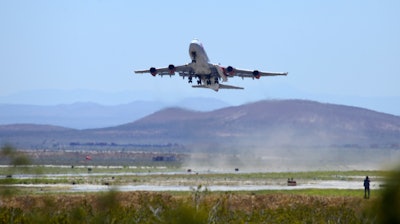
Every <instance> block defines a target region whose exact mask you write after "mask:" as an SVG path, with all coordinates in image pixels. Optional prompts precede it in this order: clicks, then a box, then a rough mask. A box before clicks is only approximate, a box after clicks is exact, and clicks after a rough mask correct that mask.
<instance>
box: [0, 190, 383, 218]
mask: <svg viewBox="0 0 400 224" xmlns="http://www.w3.org/2000/svg"><path fill="white" fill-rule="evenodd" d="M377 201H378V199H377V198H375V199H371V200H364V199H362V198H360V197H343V196H341V197H338V196H310V195H304V194H295V193H294V194H292V193H290V194H288V193H265V192H264V193H231V192H226V193H211V192H208V191H204V190H200V189H197V190H193V192H190V193H149V192H113V191H111V192H107V193H91V194H65V195H57V194H53V195H47V196H45V195H19V196H11V197H3V199H2V200H1V203H2V205H1V207H0V223H13V222H14V223H39V222H44V221H45V222H46V223H98V222H101V223H278V222H279V223H329V222H330V223H358V222H365V223H369V222H374V221H376V218H377V216H376V212H375V211H374V204H377V203H378V202H377Z"/></svg>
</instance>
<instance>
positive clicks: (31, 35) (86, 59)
mask: <svg viewBox="0 0 400 224" xmlns="http://www.w3.org/2000/svg"><path fill="white" fill-rule="evenodd" d="M399 21H400V1H365V0H364V1H173V0H172V1H151V0H150V1H105V0H104V1H101V0H98V1H90V0H85V1H78V0H77V1H18V0H16V1H1V2H0V28H1V35H0V61H1V66H0V103H25V104H62V103H73V102H77V101H94V102H97V103H102V104H120V103H128V102H131V101H136V100H160V101H167V102H175V101H179V100H181V99H183V98H185V97H189V98H191V97H210V98H216V99H221V100H223V101H226V102H228V103H230V104H232V105H238V104H242V103H246V102H252V101H257V100H261V99H309V100H317V101H321V102H328V103H338V104H345V105H353V106H361V107H366V108H369V109H373V110H377V111H382V112H387V113H392V114H396V115H400V106H399V105H400V90H399V84H400V63H399V62H400V23H399ZM193 38H198V39H199V40H201V41H202V42H203V45H204V47H205V49H206V51H207V53H208V56H209V58H210V60H211V61H212V62H214V63H221V64H222V65H226V66H227V65H232V66H233V67H238V68H247V69H259V70H267V71H282V72H286V71H287V72H289V76H287V77H267V78H261V79H260V80H251V79H246V80H242V79H240V78H236V79H230V80H229V83H228V84H232V85H238V86H242V87H245V90H242V91H240V90H221V91H219V92H218V93H216V92H214V91H212V90H208V89H193V88H191V87H190V85H189V84H188V83H187V80H182V78H180V77H178V76H176V77H173V78H169V77H163V78H161V77H152V76H150V75H135V74H134V73H133V71H134V70H137V69H147V68H150V67H151V66H155V67H161V66H162V67H164V66H167V65H168V64H171V63H172V64H175V65H179V64H185V63H188V62H189V61H190V59H189V55H188V47H189V43H190V41H191V40H192V39H193Z"/></svg>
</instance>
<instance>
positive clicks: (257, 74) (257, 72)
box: [253, 70, 260, 79]
mask: <svg viewBox="0 0 400 224" xmlns="http://www.w3.org/2000/svg"><path fill="white" fill-rule="evenodd" d="M253 76H254V78H256V79H259V78H260V72H259V71H258V70H254V71H253Z"/></svg>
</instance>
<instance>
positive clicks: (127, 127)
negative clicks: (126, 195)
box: [0, 100, 400, 149]
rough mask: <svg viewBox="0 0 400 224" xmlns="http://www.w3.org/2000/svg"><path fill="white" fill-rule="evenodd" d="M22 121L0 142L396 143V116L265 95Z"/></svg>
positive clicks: (399, 130)
mask: <svg viewBox="0 0 400 224" xmlns="http://www.w3.org/2000/svg"><path fill="white" fill-rule="evenodd" d="M25 127H26V128H25V129H24V126H21V125H17V126H14V125H7V126H0V142H10V143H14V142H15V143H16V144H22V143H23V145H24V147H32V146H34V147H36V148H40V147H44V148H46V147H58V148H68V147H70V146H76V145H79V144H89V145H96V144H99V143H101V144H100V145H102V146H109V147H111V146H117V145H119V146H128V145H146V144H155V145H157V144H158V145H165V144H180V145H186V146H193V145H196V146H199V145H207V147H211V146H212V147H215V148H218V147H228V146H238V147H239V146H242V145H247V146H248V145H251V146H255V147H256V146H262V147H288V148H291V147H342V148H343V147H355V148H380V147H386V148H395V149H398V148H400V147H399V145H400V117H399V116H393V115H390V114H384V113H379V112H375V111H371V110H367V109H363V108H356V107H350V106H342V105H334V104H324V103H318V102H313V101H305V100H265V101H259V102H255V103H249V104H245V105H241V106H234V107H226V108H223V109H218V110H214V111H208V112H199V111H194V110H187V109H181V108H176V107H175V108H168V109H163V110H159V111H157V112H154V113H152V114H150V115H148V116H145V117H143V118H141V119H139V120H136V121H134V122H131V123H127V124H124V125H119V126H114V127H108V128H99V129H85V130H74V129H64V128H55V127H54V126H35V125H29V126H25ZM29 141H30V142H29ZM71 143H73V144H71Z"/></svg>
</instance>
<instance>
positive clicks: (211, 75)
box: [135, 39, 288, 91]
mask: <svg viewBox="0 0 400 224" xmlns="http://www.w3.org/2000/svg"><path fill="white" fill-rule="evenodd" d="M189 55H190V58H191V59H192V62H191V63H189V64H186V65H179V66H175V65H173V64H170V65H169V66H168V67H166V68H155V67H151V68H150V69H149V70H140V71H135V73H150V74H152V75H153V76H156V75H160V76H164V75H169V76H172V75H175V73H178V74H179V75H180V76H182V77H183V78H185V77H188V80H189V81H188V82H189V83H192V82H193V78H196V79H197V85H192V87H194V88H209V89H213V90H215V91H218V90H219V89H244V88H243V87H238V86H230V85H224V84H221V83H220V81H222V82H227V81H228V78H231V77H235V76H238V77H242V78H252V79H254V78H256V79H259V78H260V77H261V76H277V75H287V74H288V73H287V72H262V71H258V70H245V69H237V68H234V67H232V66H227V67H222V66H220V65H217V64H212V63H210V60H209V59H208V56H207V54H206V51H205V50H204V47H203V45H202V44H201V43H200V41H199V40H197V39H194V40H193V41H192V42H191V43H190V46H189Z"/></svg>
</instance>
